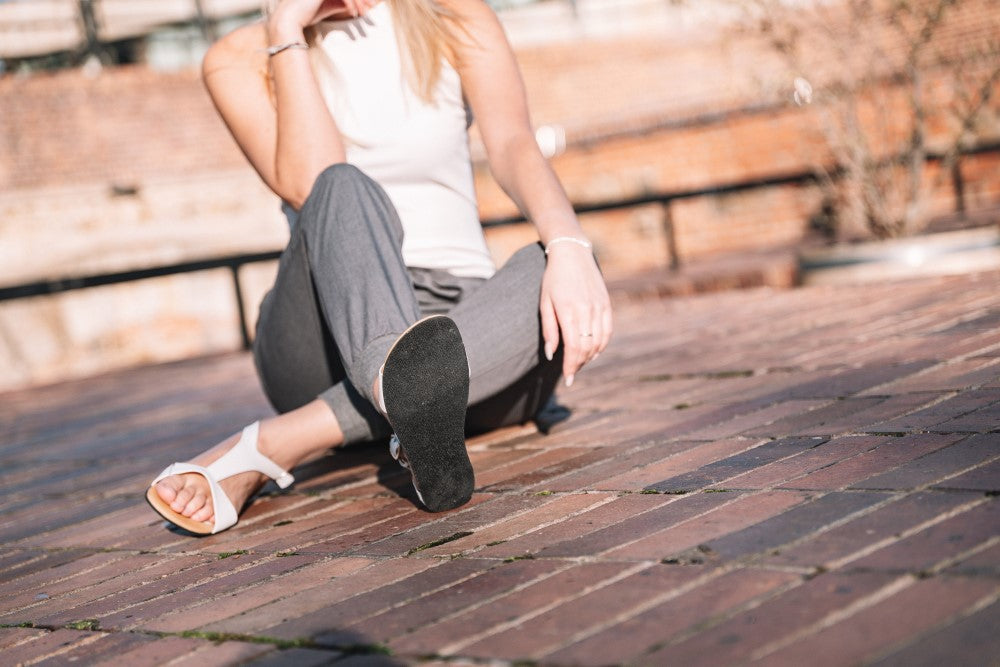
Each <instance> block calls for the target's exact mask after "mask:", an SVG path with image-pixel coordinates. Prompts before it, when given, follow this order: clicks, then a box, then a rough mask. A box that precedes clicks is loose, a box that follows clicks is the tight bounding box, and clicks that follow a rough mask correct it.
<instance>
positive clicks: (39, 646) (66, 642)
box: [3, 629, 101, 665]
mask: <svg viewBox="0 0 1000 667" xmlns="http://www.w3.org/2000/svg"><path fill="white" fill-rule="evenodd" d="M100 636H101V635H100V633H96V632H85V631H83V630H66V629H59V630H53V631H51V632H46V633H45V634H43V635H40V636H38V637H35V638H34V639H31V640H29V641H26V642H22V643H20V644H17V645H16V646H12V647H8V648H7V649H5V650H4V653H3V660H4V663H5V664H8V665H21V664H25V663H29V662H38V661H41V660H43V659H45V658H48V657H51V656H54V655H57V654H63V653H66V652H67V651H69V650H71V649H72V648H75V647H78V646H82V645H84V644H86V643H89V642H92V641H94V640H96V639H98V638H99V637H100Z"/></svg>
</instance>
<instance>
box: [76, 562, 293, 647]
mask: <svg viewBox="0 0 1000 667" xmlns="http://www.w3.org/2000/svg"><path fill="white" fill-rule="evenodd" d="M310 560H311V559H310V558H307V557H306V556H286V557H283V558H274V559H271V560H265V561H263V562H259V563H257V564H255V565H252V566H251V567H247V568H243V569H239V570H236V571H232V572H229V571H225V570H224V571H222V572H221V573H219V575H218V576H214V577H212V578H211V579H210V580H209V581H205V582H203V583H200V584H197V585H194V586H191V587H188V588H184V589H183V590H176V591H174V592H172V593H170V594H169V595H164V596H162V597H158V598H155V599H151V600H148V601H143V602H140V603H138V604H133V605H130V606H128V607H124V608H122V609H119V610H117V611H115V612H114V613H109V614H97V615H95V616H94V618H97V619H98V620H99V621H100V623H101V628H103V629H110V628H117V629H128V628H133V627H135V626H137V625H141V624H142V623H143V622H144V621H146V620H147V619H149V618H151V617H154V616H159V615H160V614H163V613H166V612H169V611H172V610H176V609H183V608H184V607H188V606H191V605H194V604H198V603H199V602H202V601H204V600H205V599H206V598H209V599H210V598H212V597H215V596H217V595H222V594H225V593H226V592H228V591H230V590H232V589H238V588H240V587H241V586H249V585H253V584H256V583H257V582H259V581H262V580H263V581H266V580H267V579H270V578H272V577H278V576H281V575H282V574H285V573H286V572H288V571H291V570H294V569H297V568H299V567H302V566H303V565H305V564H306V563H308V562H309V561H310ZM234 567H239V564H236V563H234ZM88 618H90V617H89V616H88Z"/></svg>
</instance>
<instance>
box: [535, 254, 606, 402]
mask: <svg viewBox="0 0 1000 667" xmlns="http://www.w3.org/2000/svg"><path fill="white" fill-rule="evenodd" d="M539 310H540V313H541V318H542V337H543V338H544V340H545V356H546V357H548V358H549V359H551V358H552V355H553V354H554V353H555V350H556V348H558V347H559V341H560V338H561V339H562V343H563V375H564V376H565V377H566V386H567V387H568V386H570V385H571V384H573V378H574V377H575V376H576V373H577V371H578V370H580V368H581V367H583V365H584V364H586V363H587V362H589V361H591V360H593V359H594V358H595V357H597V355H598V354H600V353H601V352H602V351H603V350H604V348H605V347H607V345H608V341H610V340H611V333H612V329H613V321H612V315H611V299H610V298H609V297H608V289H607V287H605V285H604V278H603V277H602V276H601V272H600V270H599V269H598V268H597V262H596V261H595V260H594V256H593V255H592V254H591V252H590V250H589V249H588V248H584V247H583V246H581V245H578V244H576V243H558V244H555V245H553V246H552V247H551V250H550V252H549V255H548V263H547V265H546V267H545V274H544V276H543V277H542V295H541V303H540V304H539Z"/></svg>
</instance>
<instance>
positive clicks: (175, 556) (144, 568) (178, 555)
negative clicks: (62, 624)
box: [0, 554, 201, 616]
mask: <svg viewBox="0 0 1000 667" xmlns="http://www.w3.org/2000/svg"><path fill="white" fill-rule="evenodd" d="M163 555H171V556H172V557H173V558H184V557H185V556H186V555H187V554H163ZM161 564H162V563H157V562H152V563H149V564H148V565H144V566H142V567H140V568H138V569H133V570H130V571H129V573H141V572H142V571H143V570H148V569H150V568H153V567H157V566H158V565H161ZM198 565H201V563H196V564H194V565H192V566H191V567H197V566H198ZM188 569H190V568H188ZM179 571H181V572H182V571H184V570H179ZM125 574H126V573H120V574H118V575H116V576H114V577H111V578H110V579H105V580H104V581H97V582H94V583H92V584H89V585H84V586H79V587H77V588H74V589H73V590H72V593H73V594H76V593H78V592H81V591H87V590H89V589H91V588H94V587H96V586H100V585H101V584H103V583H106V582H108V581H112V580H114V579H117V578H119V577H121V576H124V575H125ZM142 585H144V584H142V583H138V584H136V585H135V586H130V587H128V588H125V589H123V590H121V591H116V592H114V593H109V594H108V595H104V596H101V597H99V598H97V599H95V600H91V601H90V602H97V601H98V600H103V599H104V598H106V597H108V596H109V595H118V594H120V593H124V592H126V591H130V590H132V589H134V588H137V587H139V586H142ZM45 603H46V600H38V601H35V602H33V603H31V604H28V605H25V606H23V607H19V608H17V609H11V610H6V611H3V612H2V613H0V616H6V615H8V614H10V613H13V612H22V611H28V610H30V609H32V608H33V607H37V606H39V605H43V604H45ZM72 608H75V607H71V609H72Z"/></svg>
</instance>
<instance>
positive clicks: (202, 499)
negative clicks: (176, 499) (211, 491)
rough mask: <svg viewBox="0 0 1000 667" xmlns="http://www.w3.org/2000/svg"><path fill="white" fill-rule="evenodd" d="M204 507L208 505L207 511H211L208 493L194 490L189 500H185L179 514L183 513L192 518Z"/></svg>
mask: <svg viewBox="0 0 1000 667" xmlns="http://www.w3.org/2000/svg"><path fill="white" fill-rule="evenodd" d="M206 507H208V508H209V512H211V505H209V503H208V495H207V494H205V493H203V492H202V491H195V493H194V495H193V496H191V500H189V501H188V502H187V505H185V506H184V509H183V510H181V514H183V515H184V516H188V517H191V518H194V515H195V514H196V513H198V512H200V511H201V510H203V509H205V508H206Z"/></svg>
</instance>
